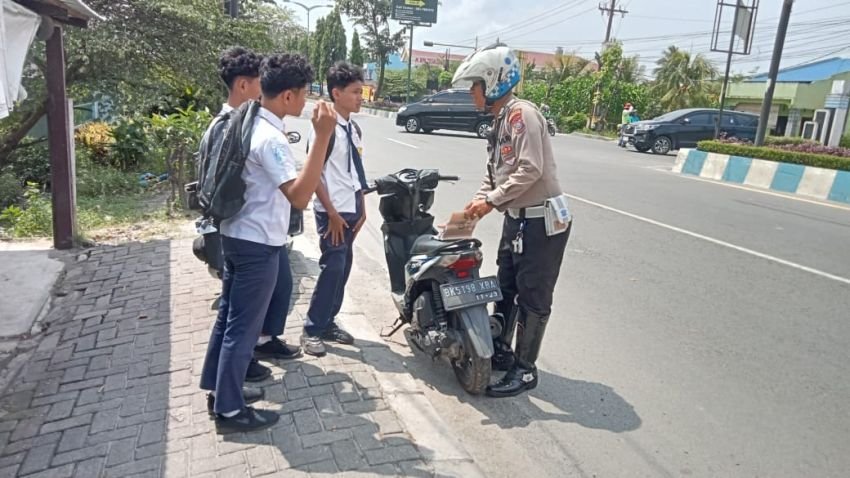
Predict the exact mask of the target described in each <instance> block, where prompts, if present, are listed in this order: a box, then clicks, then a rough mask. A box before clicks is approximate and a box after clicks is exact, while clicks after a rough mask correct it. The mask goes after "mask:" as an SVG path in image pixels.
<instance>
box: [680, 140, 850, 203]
mask: <svg viewBox="0 0 850 478" xmlns="http://www.w3.org/2000/svg"><path fill="white" fill-rule="evenodd" d="M673 172H674V173H679V174H687V175H691V176H699V177H701V178H706V179H713V180H716V181H725V182H729V183H737V184H743V185H746V186H752V187H755V188H760V189H771V190H774V191H781V192H784V193H790V194H794V195H798V196H805V197H810V198H813V199H820V200H828V201H836V202H841V203H846V204H850V171H837V170H834V169H824V168H816V167H813V166H803V165H801V164H792V163H779V162H776V161H767V160H764V159H754V158H744V157H740V156H729V155H726V154H718V153H706V152H705V151H699V150H696V149H680V150H679V155H678V156H677V157H676V163H675V164H674V165H673Z"/></svg>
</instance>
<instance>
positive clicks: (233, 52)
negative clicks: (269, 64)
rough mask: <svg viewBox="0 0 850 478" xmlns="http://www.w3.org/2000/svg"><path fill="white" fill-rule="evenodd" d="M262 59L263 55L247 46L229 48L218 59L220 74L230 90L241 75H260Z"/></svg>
mask: <svg viewBox="0 0 850 478" xmlns="http://www.w3.org/2000/svg"><path fill="white" fill-rule="evenodd" d="M262 61H263V57H262V56H260V55H258V54H256V53H254V52H253V51H251V50H248V49H247V48H242V47H241V46H235V47H232V48H228V49H227V50H225V51H224V52H222V54H221V57H220V58H219V59H218V74H219V76H221V81H223V82H224V84H225V85H227V89H228V90H229V89H231V88H233V82H235V81H236V78H238V77H240V76H246V77H249V78H257V77H259V76H260V64H261V63H262Z"/></svg>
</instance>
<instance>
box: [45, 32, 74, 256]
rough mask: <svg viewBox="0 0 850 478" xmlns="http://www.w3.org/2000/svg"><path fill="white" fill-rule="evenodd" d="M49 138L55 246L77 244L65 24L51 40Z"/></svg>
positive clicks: (49, 51)
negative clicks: (63, 28)
mask: <svg viewBox="0 0 850 478" xmlns="http://www.w3.org/2000/svg"><path fill="white" fill-rule="evenodd" d="M46 79H47V95H48V106H47V138H48V144H49V146H50V172H51V192H52V197H53V247H55V248H56V249H70V248H72V247H74V232H75V229H76V220H75V217H74V216H75V211H74V199H73V190H74V184H73V182H74V178H73V175H72V170H73V167H72V163H71V161H72V160H73V158H72V157H71V131H70V127H69V124H70V122H69V121H68V114H69V111H68V98H67V94H66V91H65V44H64V38H63V32H62V28H61V27H58V26H57V27H55V28H54V30H53V35H51V36H50V38H49V39H48V40H47V71H46Z"/></svg>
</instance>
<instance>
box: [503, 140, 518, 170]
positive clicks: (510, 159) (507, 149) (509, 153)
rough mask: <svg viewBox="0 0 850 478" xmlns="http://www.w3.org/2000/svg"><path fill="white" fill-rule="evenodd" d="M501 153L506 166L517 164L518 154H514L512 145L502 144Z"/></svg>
mask: <svg viewBox="0 0 850 478" xmlns="http://www.w3.org/2000/svg"><path fill="white" fill-rule="evenodd" d="M499 152H500V153H501V156H502V161H504V163H505V164H507V165H508V166H513V165H514V164H516V154H514V147H513V146H512V145H511V144H510V143H508V144H502V146H501V148H500V149H499Z"/></svg>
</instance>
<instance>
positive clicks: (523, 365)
mask: <svg viewBox="0 0 850 478" xmlns="http://www.w3.org/2000/svg"><path fill="white" fill-rule="evenodd" d="M516 310H517V311H518V315H519V317H518V326H517V330H516V339H517V340H516V362H515V363H514V365H513V367H511V369H510V370H508V373H506V374H505V376H504V377H503V378H502V379H501V380H499V382H497V383H495V384H493V385H490V386H489V387H487V395H488V396H490V397H497V398H500V397H514V396H516V395H519V394H520V393H522V392H524V391H526V390H531V389H533V388H534V387H536V386H537V380H538V378H537V367H536V366H535V365H534V363H535V362H537V357H538V355H540V345H541V344H542V343H543V335H544V333H545V332H546V324H547V322H548V321H549V316H548V315H536V314H534V313H532V312H528V311H526V310H523V309H522V308H521V307H516Z"/></svg>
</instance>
